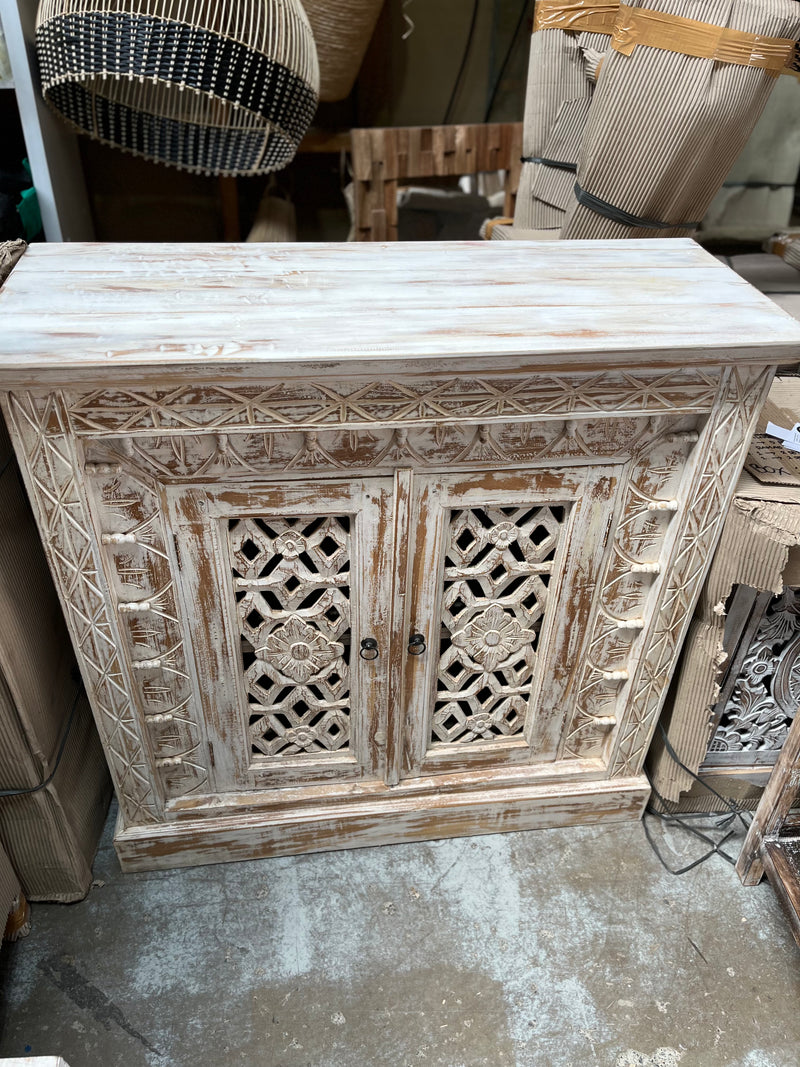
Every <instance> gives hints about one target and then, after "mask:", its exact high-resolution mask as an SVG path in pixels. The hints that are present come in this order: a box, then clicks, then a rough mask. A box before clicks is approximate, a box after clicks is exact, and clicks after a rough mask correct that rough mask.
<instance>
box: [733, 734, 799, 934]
mask: <svg viewBox="0 0 800 1067" xmlns="http://www.w3.org/2000/svg"><path fill="white" fill-rule="evenodd" d="M799 794H800V715H798V716H796V717H795V720H794V722H793V723H792V728H791V730H790V731H789V735H788V737H787V738H786V741H785V743H784V746H783V748H782V750H781V754H780V756H779V757H778V762H777V763H776V764H775V769H774V770H773V772H772V775H771V777H770V780H769V782H768V784H767V788H766V789H765V790H764V795H763V796H762V798H761V801H760V803H759V805H758V809H757V811H756V813H755V815H754V817H753V822H752V823H751V825H750V830H749V832H748V834H747V837H746V838H745V842H744V846H743V848H742V853H741V855H740V856H739V862H738V863H737V865H736V872H737V874H738V875H739V877H740V878H741V880H742V882H743V883H744V885H757V884H758V883H759V882H760V881H761V879H762V877H763V876H764V875H766V876H767V878H768V879H769V882H770V885H771V886H772V888H773V889H774V890H775V894H776V896H777V897H778V900H779V901H780V903H781V906H782V907H783V910H784V911H785V912H786V915H787V918H788V919H789V923H790V925H791V928H792V934H793V935H794V939H795V941H796V942H797V943H798V945H800V826H799V825H798V822H799V821H800V820H798V818H797V816H796V815H795V814H793V812H792V809H793V808H794V807H795V806H796V805H797V802H798V795H799Z"/></svg>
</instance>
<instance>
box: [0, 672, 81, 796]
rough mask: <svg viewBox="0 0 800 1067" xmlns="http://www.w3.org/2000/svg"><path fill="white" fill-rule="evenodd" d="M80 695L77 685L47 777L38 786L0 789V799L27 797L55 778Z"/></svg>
mask: <svg viewBox="0 0 800 1067" xmlns="http://www.w3.org/2000/svg"><path fill="white" fill-rule="evenodd" d="M82 693H83V686H82V685H79V686H78V691H77V692H76V693H75V699H74V700H73V701H72V707H71V708H70V712H69V718H68V719H67V725H66V728H65V730H64V736H63V737H62V738H61V744H60V745H59V747H58V753H57V754H56V760H55V763H54V764H53V769H52V771H51V772H50V774H49V775H48V777H47V778H46V779H45V780H44V781H43V782H41V783H40V784H39V785H32V786H28V787H27V788H22V789H0V798H2V797H22V796H28V795H29V794H30V793H38V792H39V790H40V789H44V788H45V787H46V786H48V785H50V783H51V782H52V780H53V779H54V778H55V776H56V771H57V770H58V766H59V764H60V763H61V757H62V756H63V755H64V749H65V748H66V747H67V739H68V738H69V732H70V729H71V728H72V723H73V720H74V718H75V712H76V711H77V708H78V701H79V699H80V697H81V694H82Z"/></svg>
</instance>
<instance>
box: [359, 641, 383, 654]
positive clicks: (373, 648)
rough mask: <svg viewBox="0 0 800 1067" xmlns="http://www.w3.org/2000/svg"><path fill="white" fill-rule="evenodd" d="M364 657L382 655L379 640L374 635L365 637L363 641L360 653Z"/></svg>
mask: <svg viewBox="0 0 800 1067" xmlns="http://www.w3.org/2000/svg"><path fill="white" fill-rule="evenodd" d="M358 654H359V656H361V658H362V659H377V658H378V656H380V651H379V650H378V642H377V641H376V640H375V638H374V637H365V638H364V640H363V641H362V642H361V651H360V652H359V653H358Z"/></svg>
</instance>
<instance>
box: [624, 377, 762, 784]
mask: <svg viewBox="0 0 800 1067" xmlns="http://www.w3.org/2000/svg"><path fill="white" fill-rule="evenodd" d="M774 371H775V368H774V367H772V368H768V369H766V370H763V369H759V368H741V369H740V368H735V367H734V368H731V369H729V370H727V371H726V372H725V375H724V377H723V379H722V382H721V384H720V388H719V392H718V395H717V402H716V404H715V406H714V409H713V411H712V414H711V417H710V419H709V420H708V422H707V423H706V426H705V428H704V430H703V433H702V435H701V438H700V441H699V442H698V445H697V449H696V450H695V453H694V457H693V459H694V462H693V465H692V468H691V473H690V475H689V478H688V481H687V484H686V485H685V486H684V487H683V489H682V493H681V495H682V498H683V513H682V515H681V516H679V517H677V521H678V522H679V523H680V526H679V528H678V529H677V531H676V536H675V540H674V542H673V547H672V552H671V553H670V556H669V558H668V559H667V561H666V563H665V576H666V581H665V583H664V586H663V589H662V592H661V597H660V599H659V603H658V606H657V608H656V611H655V612H654V616H653V622H652V627H651V630H650V632H649V634H648V635H647V638H646V648H645V651H644V654H643V655H642V657H641V660H640V662H639V665H638V669H637V671H636V674H635V675H634V677H633V678H632V679H631V696H630V698H629V704H628V709H627V714H626V719H625V723H624V726H623V728H622V729H621V730H620V732H619V735H618V738H617V744H616V749H615V752H614V754H613V756H612V760H611V764H610V770H611V774H612V775H613V776H614V777H627V776H628V775H632V774H636V773H638V771H639V769H640V768H641V766H642V763H643V761H644V757H645V754H646V752H647V746H648V745H649V743H650V737H651V735H652V732H653V729H654V727H655V723H656V719H657V717H658V713H659V711H660V709H661V705H662V703H663V700H664V697H665V695H666V690H667V686H668V685H669V682H670V679H671V677H672V672H673V671H674V669H675V663H676V660H677V657H678V654H679V652H680V649H681V646H682V644H683V639H684V636H685V634H686V631H687V629H688V627H689V624H690V622H691V618H692V611H693V609H694V605H695V602H696V600H697V597H698V595H699V593H700V588H701V585H702V583H703V580H704V579H705V576H706V572H707V570H708V567H709V565H710V563H711V559H712V556H713V552H714V548H715V547H716V544H717V539H718V536H719V534H720V532H721V529H722V523H723V520H724V518H725V515H726V513H727V510H728V505H729V504H730V501H731V497H732V496H733V493H734V491H735V489H736V482H737V479H738V477H739V473H740V471H741V469H742V465H743V463H744V460H745V456H746V455H747V448H748V445H749V443H750V437H751V435H752V433H753V430H754V428H755V422H756V419H757V417H758V413H759V412H760V410H761V406H762V404H763V402H764V399H765V397H766V395H767V392H768V391H769V387H770V383H771V382H772V378H773V375H774Z"/></svg>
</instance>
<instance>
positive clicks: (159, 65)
mask: <svg viewBox="0 0 800 1067" xmlns="http://www.w3.org/2000/svg"><path fill="white" fill-rule="evenodd" d="M36 48H37V52H38V56H39V66H40V70H41V78H42V88H43V91H44V95H45V98H46V99H47V100H48V102H49V103H50V104H51V105H52V106H53V107H54V108H55V109H56V111H58V112H59V113H60V114H61V115H62V116H63V117H64V118H66V119H67V120H68V121H69V122H70V123H71V124H72V125H73V126H74V127H76V128H77V129H78V130H79V131H81V132H83V133H87V134H89V136H91V137H93V138H95V139H96V140H98V141H102V142H103V143H104V144H110V145H115V146H117V147H118V148H122V149H125V150H127V151H129V152H132V153H134V154H135V155H139V156H143V157H145V158H146V159H151V160H155V161H156V162H160V163H166V164H169V165H171V166H175V167H179V168H181V169H183V170H189V171H194V172H196V173H203V174H227V175H235V174H265V173H268V172H269V171H274V170H279V169H280V168H281V167H284V166H286V164H287V163H288V162H289V161H290V160H291V159H292V157H293V156H294V154H295V152H296V150H297V146H298V145H299V143H300V141H301V139H302V137H303V135H304V133H305V131H306V130H307V128H308V126H309V124H310V122H311V119H312V118H313V116H314V112H315V110H316V106H317V94H318V90H319V68H318V65H317V54H316V48H315V46H314V39H313V36H312V33H311V28H310V26H309V24H308V19H307V18H306V16H305V12H304V11H303V8H302V6H301V4H300V0H238V2H223V0H219V2H217V3H211V2H209V0H191V3H190V2H189V0H40V4H39V11H38V16H37V23H36Z"/></svg>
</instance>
